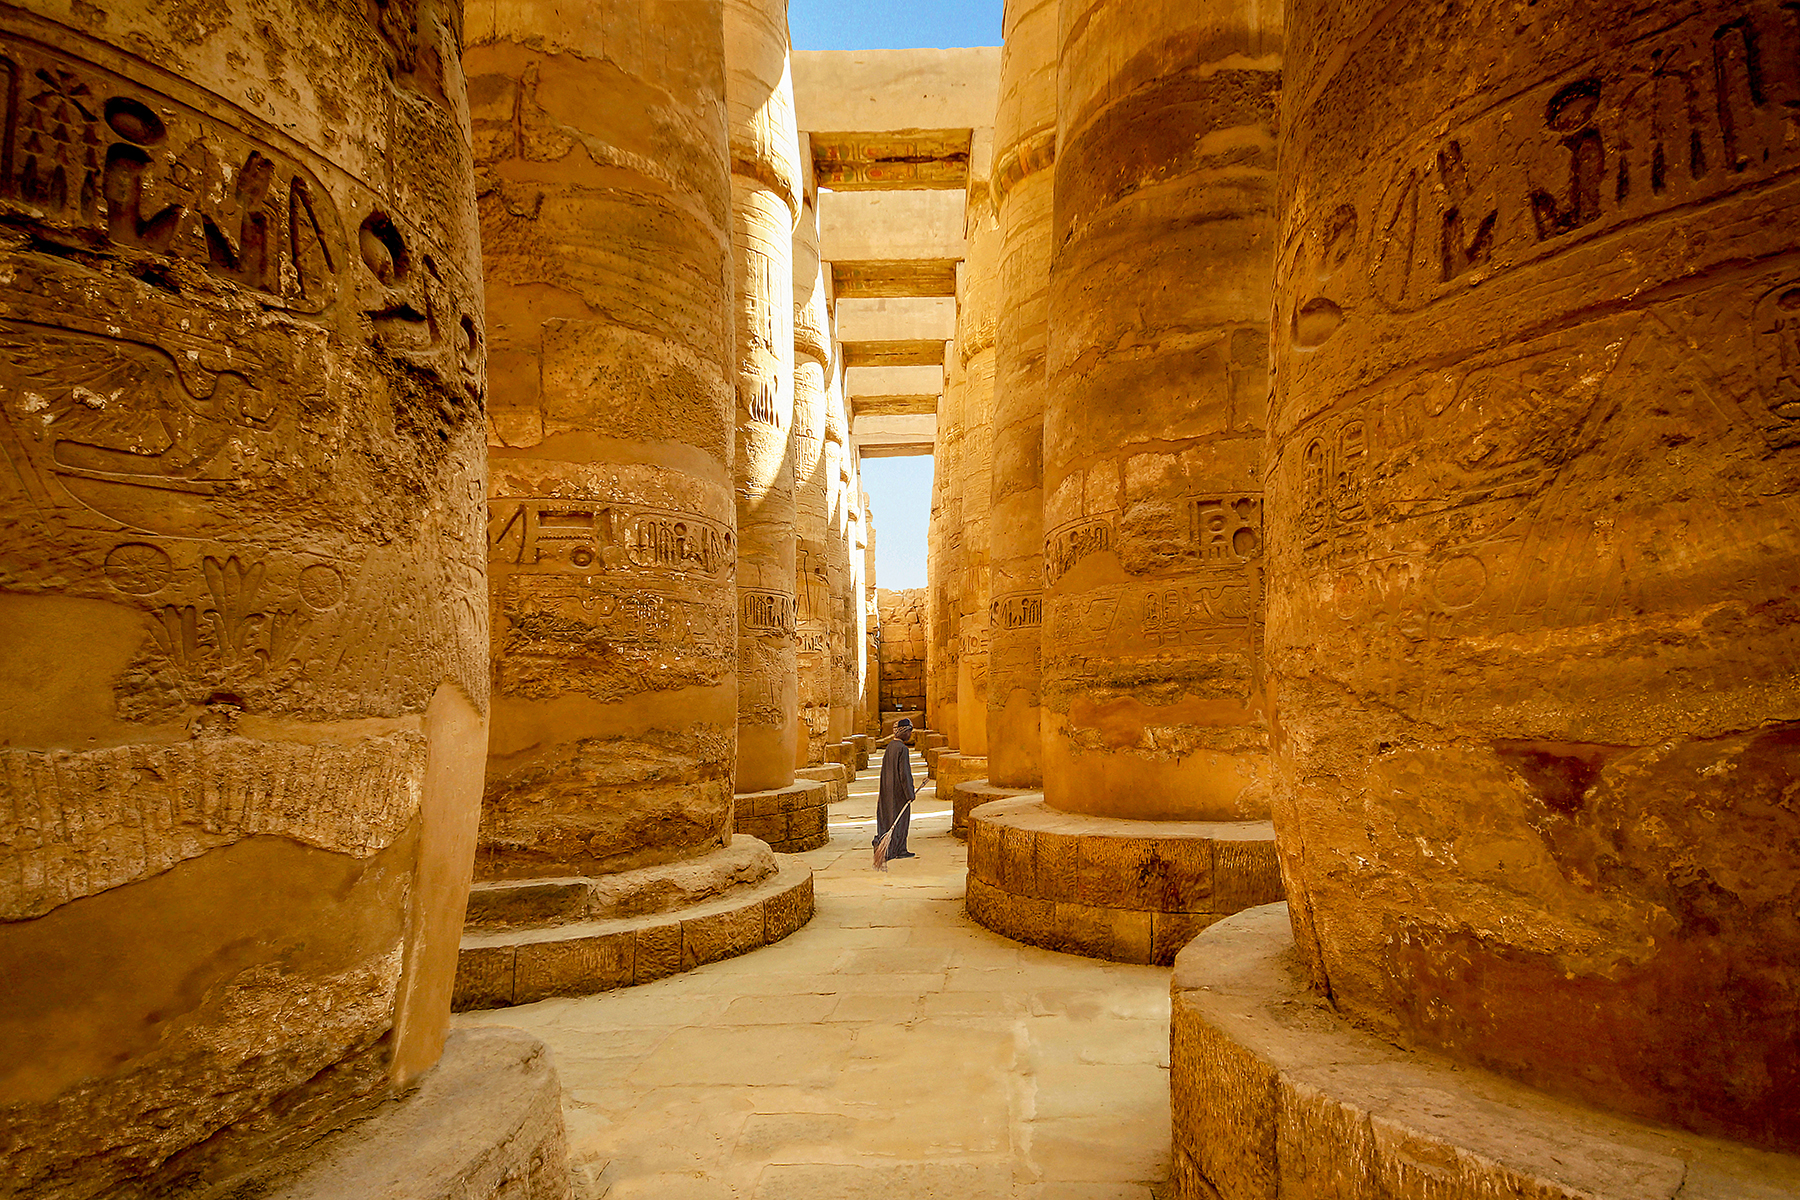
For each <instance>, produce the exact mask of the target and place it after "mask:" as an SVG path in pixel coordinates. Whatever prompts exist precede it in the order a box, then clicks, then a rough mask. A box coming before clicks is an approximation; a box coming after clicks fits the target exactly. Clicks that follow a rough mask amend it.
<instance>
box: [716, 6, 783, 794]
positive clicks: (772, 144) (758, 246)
mask: <svg viewBox="0 0 1800 1200" xmlns="http://www.w3.org/2000/svg"><path fill="white" fill-rule="evenodd" d="M725 63H726V101H727V110H728V113H729V117H730V129H731V244H732V251H733V258H734V266H735V270H736V281H737V286H736V310H737V458H736V488H737V522H738V579H737V586H738V747H737V750H738V754H737V788H738V791H740V792H759V791H771V790H779V789H782V788H785V787H787V786H788V785H789V784H791V783H792V782H793V781H794V759H795V756H796V750H795V746H796V743H797V741H798V739H799V737H800V732H799V729H800V716H799V712H800V703H799V691H798V687H799V685H798V679H797V677H796V666H795V645H794V634H795V624H794V622H795V603H794V579H795V538H794V515H795V506H794V468H793V458H792V456H793V453H794V443H793V426H794V309H793V233H794V225H795V222H796V221H797V220H798V219H799V215H800V174H799V163H798V157H797V153H798V152H797V143H796V137H797V135H796V133H795V130H794V97H793V84H792V81H791V79H790V77H789V73H788V30H787V5H786V3H785V2H784V0H725Z"/></svg>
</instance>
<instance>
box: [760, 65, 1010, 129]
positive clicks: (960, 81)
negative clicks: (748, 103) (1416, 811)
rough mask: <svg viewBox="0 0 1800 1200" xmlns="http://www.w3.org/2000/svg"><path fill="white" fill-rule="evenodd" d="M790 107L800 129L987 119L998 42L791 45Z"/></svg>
mask: <svg viewBox="0 0 1800 1200" xmlns="http://www.w3.org/2000/svg"><path fill="white" fill-rule="evenodd" d="M793 71H794V114H795V117H796V119H797V121H798V123H799V126H800V128H801V129H803V130H807V131H809V132H811V131H813V130H842V131H847V132H870V133H885V132H889V131H892V130H896V129H973V128H976V127H978V126H982V125H992V124H993V122H994V109H995V108H996V106H997V105H998V104H999V102H1000V48H999V47H998V46H970V47H959V48H956V49H951V50H797V51H795V52H794V56H793Z"/></svg>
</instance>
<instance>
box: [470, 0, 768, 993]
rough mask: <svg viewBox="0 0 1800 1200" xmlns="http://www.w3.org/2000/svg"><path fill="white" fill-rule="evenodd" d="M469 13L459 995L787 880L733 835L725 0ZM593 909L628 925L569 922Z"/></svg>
mask: <svg viewBox="0 0 1800 1200" xmlns="http://www.w3.org/2000/svg"><path fill="white" fill-rule="evenodd" d="M488 13H489V15H488V17H487V20H486V22H485V24H484V25H483V26H482V27H481V28H480V29H479V31H478V37H479V42H478V44H477V45H475V46H474V47H472V48H471V50H470V52H469V58H468V62H469V71H470V75H471V79H472V84H471V87H472V89H473V94H474V95H475V96H476V97H477V99H478V101H479V103H478V104H477V105H476V107H475V109H474V113H473V118H474V129H475V136H476V139H477V145H478V148H479V149H478V159H479V165H480V168H481V174H482V179H481V183H482V192H481V194H482V205H483V207H482V214H481V215H482V236H483V240H484V243H485V245H486V247H487V253H486V260H487V297H488V299H487V307H488V311H489V313H490V315H491V320H492V331H493V332H492V337H493V347H492V355H493V368H492V370H493V376H492V377H493V387H492V396H491V398H490V401H489V406H488V411H489V419H490V436H491V439H492V443H493V444H492V447H491V450H490V453H491V455H492V464H493V465H492V471H491V480H490V487H489V495H490V500H489V523H488V543H489V562H490V572H491V576H492V604H493V611H494V614H495V627H494V640H493V672H494V679H495V687H496V692H497V700H496V717H495V728H494V736H493V741H492V744H491V746H490V755H489V762H488V785H487V795H486V799H485V802H484V806H483V813H482V830H481V854H480V859H479V867H478V871H479V874H480V875H481V876H482V877H483V878H484V882H483V883H482V884H481V885H478V886H477V888H476V890H475V893H474V894H473V896H472V898H471V901H470V907H469V934H468V936H467V938H466V939H465V942H464V950H463V965H462V971H461V977H460V979H459V981H458V1003H459V1004H460V1005H461V1006H463V1007H487V1006H492V1005H497V1004H511V1003H526V1002H528V1001H531V1000H537V999H542V998H543V997H545V996H549V995H560V994H581V993H584V992H592V991H599V990H601V989H603V988H609V987H617V986H620V985H623V984H631V983H639V982H644V981H647V980H650V979H655V978H660V977H661V976H664V975H667V974H669V973H670V972H672V971H675V970H679V969H682V968H683V967H685V966H692V965H693V960H694V959H696V958H701V959H702V960H703V956H704V955H705V954H707V953H708V952H709V951H708V950H707V949H706V947H708V946H710V945H712V944H714V943H713V942H712V941H709V940H708V939H709V936H710V935H709V934H708V933H707V932H706V931H704V930H703V929H702V928H701V925H700V924H699V923H696V921H694V920H689V921H687V922H686V923H685V924H684V922H683V919H682V916H681V913H682V912H683V911H684V910H685V909H686V908H688V907H689V906H691V905H693V904H695V903H702V902H705V903H710V902H712V901H721V900H726V899H729V900H730V904H729V905H723V906H715V907H718V908H721V909H729V910H730V911H731V912H733V913H735V914H737V915H736V917H735V918H734V919H736V920H737V921H739V922H740V923H743V924H745V925H747V924H748V922H749V921H750V920H751V916H753V915H755V914H758V913H760V912H761V909H760V907H759V906H760V905H761V904H762V903H763V901H764V899H766V895H767V893H768V890H769V889H776V890H777V891H781V890H782V889H785V891H784V892H783V894H786V895H795V894H797V893H796V892H795V889H796V888H800V887H802V886H804V885H803V884H802V883H801V882H799V880H800V876H801V875H803V874H804V872H803V870H801V869H798V868H797V867H794V865H793V864H790V865H789V867H787V868H784V867H783V866H782V865H781V864H779V863H778V862H777V860H776V859H775V858H774V857H773V856H772V855H771V854H770V853H769V850H768V847H766V846H764V845H762V844H761V843H760V842H757V841H756V840H755V839H754V838H752V837H742V838H735V839H734V838H733V836H732V835H733V831H734V811H733V809H734V806H733V802H732V773H733V766H734V759H735V743H734V731H735V728H736V725H737V699H736V688H735V672H736V666H737V643H736V639H735V636H734V633H733V629H734V621H733V611H734V609H735V607H736V604H737V589H736V582H735V577H734V573H733V564H734V561H735V559H736V555H737V549H738V546H737V535H736V532H735V520H736V517H735V512H734V504H733V499H732V474H731V462H732V453H733V437H734V433H733V428H734V424H735V421H734V409H735V401H734V399H733V394H734V391H735V384H736V370H735V368H736V362H735V359H734V358H733V356H732V351H731V347H732V344H733V343H732V308H731V261H732V260H731V242H730V232H729V231H730V222H731V195H732V193H731V181H730V174H729V168H728V165H727V157H726V155H727V142H726V117H725V104H724V100H725V96H724V92H725V49H724V40H723V31H722V25H721V22H722V19H723V18H722V9H721V6H720V5H719V4H716V3H696V4H691V5H683V6H680V8H679V10H678V11H677V10H673V9H668V8H666V7H665V6H661V5H657V4H652V3H647V2H645V0H606V2H605V3H602V4H600V5H598V6H597V7H595V8H593V9H592V11H591V13H590V15H591V16H592V17H593V18H594V20H593V22H592V23H589V22H585V21H584V22H576V23H573V24H566V23H564V22H563V21H562V20H561V18H560V16H559V15H558V10H556V9H555V7H554V5H553V4H550V3H548V2H547V0H529V2H527V3H520V4H507V5H501V6H497V7H491V8H490V9H488ZM602 18H603V19H602ZM677 18H679V19H677ZM603 31H604V36H602V32H603ZM631 114H637V115H635V116H633V115H631ZM653 161H654V162H656V163H657V164H659V165H657V166H655V167H654V168H652V167H651V166H650V165H649V164H650V163H652V162H653ZM790 769H791V768H790ZM784 870H786V871H787V874H788V875H789V876H790V877H791V878H790V880H789V882H788V883H787V884H782V883H781V879H782V875H783V871H784ZM547 881H554V882H547ZM714 919H716V920H717V921H721V922H722V921H725V920H726V917H725V916H724V915H723V912H721V913H719V915H717V917H716V918H714ZM584 920H586V921H617V922H626V921H629V922H630V924H621V925H619V926H618V928H617V930H616V931H615V932H614V933H611V934H608V935H607V936H606V937H604V938H600V937H595V938H573V939H572V938H571V936H570V932H569V930H568V929H567V928H566V926H567V925H569V924H570V923H572V922H578V921H584ZM714 932H716V930H715V931H714ZM761 941H762V938H761V937H760V936H759V937H757V938H755V939H747V940H740V941H738V942H735V943H732V948H731V950H730V952H732V953H737V952H741V951H742V950H744V949H748V948H750V945H751V944H758V945H760V944H761Z"/></svg>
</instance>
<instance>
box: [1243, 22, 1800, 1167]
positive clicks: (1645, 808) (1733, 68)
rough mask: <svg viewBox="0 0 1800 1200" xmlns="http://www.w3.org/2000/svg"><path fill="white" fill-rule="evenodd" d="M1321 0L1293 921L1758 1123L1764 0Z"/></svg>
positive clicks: (1290, 115) (1767, 1113) (1775, 1039)
mask: <svg viewBox="0 0 1800 1200" xmlns="http://www.w3.org/2000/svg"><path fill="white" fill-rule="evenodd" d="M1365 11H1366V10H1363V9H1355V10H1351V9H1347V8H1345V7H1344V6H1341V5H1334V4H1325V3H1313V2H1307V3H1301V4H1297V5H1294V6H1291V7H1290V15H1291V17H1292V19H1293V25H1292V30H1291V33H1292V36H1291V38H1290V41H1289V45H1290V47H1291V48H1292V53H1293V56H1294V57H1293V59H1292V61H1293V62H1294V63H1295V70H1294V73H1293V76H1292V78H1290V80H1289V82H1288V86H1287V87H1286V88H1285V89H1284V93H1283V95H1284V97H1285V100H1284V103H1285V104H1286V105H1287V108H1286V110H1285V112H1284V117H1283V121H1282V128H1283V131H1284V136H1291V137H1292V138H1293V144H1292V151H1291V158H1290V157H1289V152H1288V151H1286V150H1284V152H1283V155H1284V157H1283V163H1284V173H1283V177H1282V181H1281V183H1282V189H1283V205H1282V211H1283V212H1284V214H1285V220H1284V224H1283V228H1282V232H1281V242H1280V252H1279V253H1280V258H1279V266H1278V271H1279V274H1278V280H1279V282H1278V288H1277V310H1276V312H1277V322H1278V325H1277V328H1278V338H1277V342H1276V370H1277V376H1276V378H1277V380H1278V381H1279V385H1280V386H1279V389H1278V391H1277V394H1276V397H1275V400H1274V403H1273V406H1272V409H1271V422H1272V441H1271V445H1272V447H1273V454H1274V459H1273V461H1272V462H1271V464H1270V468H1269V479H1270V487H1271V506H1270V510H1271V513H1272V514H1273V515H1274V516H1275V517H1276V518H1277V519H1276V521H1275V523H1274V524H1273V525H1272V527H1271V536H1270V547H1271V554H1270V565H1269V570H1270V583H1271V586H1270V598H1271V603H1270V610H1269V630H1270V653H1271V662H1272V666H1273V671H1274V674H1275V678H1276V683H1277V689H1276V690H1277V692H1278V694H1279V695H1280V697H1281V711H1282V715H1281V723H1282V729H1283V734H1284V736H1283V739H1282V746H1283V749H1282V754H1281V759H1280V763H1279V782H1278V795H1277V805H1276V818H1277V822H1278V825H1279V831H1280V836H1281V846H1282V851H1283V854H1284V856H1285V860H1286V862H1285V869H1286V873H1287V877H1288V880H1289V889H1290V893H1291V894H1292V895H1293V896H1294V920H1295V929H1296V933H1297V935H1298V941H1299V944H1300V946H1301V947H1302V949H1303V950H1304V951H1305V952H1306V954H1307V955H1308V957H1309V958H1310V960H1311V965H1312V968H1313V971H1314V974H1315V976H1316V978H1317V980H1318V981H1319V982H1320V983H1321V984H1322V985H1324V986H1326V987H1328V988H1329V994H1330V995H1331V996H1332V997H1333V998H1334V1000H1335V1001H1336V1003H1337V1004H1338V1005H1339V1006H1340V1007H1342V1008H1344V1009H1346V1010H1348V1011H1349V1012H1351V1013H1354V1014H1355V1015H1357V1016H1358V1017H1362V1018H1366V1019H1368V1020H1370V1021H1373V1022H1375V1023H1376V1024H1378V1025H1380V1026H1381V1027H1383V1028H1384V1029H1385V1030H1387V1031H1388V1032H1390V1033H1392V1034H1398V1035H1400V1036H1401V1037H1403V1038H1406V1039H1409V1040H1413V1041H1416V1042H1420V1043H1424V1044H1427V1045H1432V1046H1436V1047H1441V1048H1443V1049H1445V1050H1448V1051H1449V1052H1450V1053H1451V1054H1453V1055H1455V1056H1457V1057H1459V1058H1462V1059H1464V1060H1470V1061H1475V1062H1479V1063H1481V1064H1484V1065H1487V1066H1490V1067H1495V1068H1498V1069H1500V1070H1503V1071H1507V1072H1510V1073H1512V1074H1515V1075H1517V1076H1519V1077H1521V1078H1523V1079H1525V1080H1526V1081H1528V1082H1530V1083H1533V1084H1535V1085H1538V1086H1542V1087H1546V1088H1550V1089H1553V1090H1556V1091H1560V1092H1563V1093H1572V1094H1575V1095H1577V1096H1580V1097H1583V1098H1585V1099H1588V1100H1592V1101H1597V1102H1599V1103H1602V1104H1606V1105H1609V1106H1614V1107H1617V1108H1620V1109H1624V1110H1626V1111H1629V1112H1632V1113H1636V1114H1639V1115H1642V1116H1647V1117H1651V1118H1653V1119H1656V1120H1661V1121H1668V1122H1673V1123H1676V1124H1681V1125H1686V1126H1689V1127H1691V1128H1695V1129H1700V1130H1704V1131H1708V1132H1715V1133H1724V1134H1728V1135H1730V1136H1733V1137H1738V1138H1743V1139H1749V1140H1754V1141H1758V1142H1762V1143H1764V1144H1768V1145H1775V1146H1781V1147H1785V1148H1787V1149H1789V1150H1793V1149H1800V1024H1797V1023H1796V1016H1795V1014H1796V1012H1800V931H1797V929H1796V925H1795V921H1794V913H1795V904H1796V898H1797V897H1800V851H1797V850H1796V847H1797V846H1800V808H1797V807H1796V803H1795V795H1796V791H1797V789H1800V671H1797V670H1796V668H1797V667H1800V621H1797V620H1796V613H1797V612H1800V609H1797V608H1796V603H1797V602H1800V504H1797V502H1796V489H1797V488H1800V449H1797V448H1800V403H1797V401H1800V373H1797V371H1796V364H1800V353H1797V351H1796V347H1800V337H1797V335H1796V329H1797V328H1800V326H1797V323H1796V317H1795V314H1800V250H1797V247H1800V216H1797V215H1796V214H1800V174H1797V168H1800V142H1797V141H1796V140H1795V137H1794V125H1793V115H1792V114H1793V111H1794V108H1795V106H1796V105H1797V104H1800V73H1797V64H1800V27H1797V26H1796V23H1795V21H1794V11H1793V9H1792V7H1791V6H1788V5H1784V4H1780V3H1776V2H1774V0H1759V2H1756V3H1746V4H1724V3H1711V2H1696V0H1687V2H1680V3H1671V4H1663V5H1658V6H1656V8H1655V9H1654V10H1646V9H1643V8H1641V7H1640V6H1637V5H1631V4H1625V3H1602V4H1587V3H1581V4H1577V3H1573V2H1561V0H1551V2H1540V3H1539V4H1538V5H1537V6H1536V7H1520V8H1517V9H1516V10H1509V12H1510V15H1509V16H1508V18H1507V19H1506V21H1505V22H1498V21H1495V20H1493V19H1492V18H1491V16H1490V15H1488V14H1477V13H1475V12H1474V11H1472V10H1471V11H1468V12H1463V13H1458V14H1454V15H1449V14H1447V13H1446V12H1445V11H1443V10H1433V11H1432V12H1430V13H1427V12H1426V11H1424V10H1422V9H1414V8H1409V7H1407V6H1399V7H1396V8H1393V9H1388V10H1384V11H1383V13H1382V14H1381V17H1380V19H1379V21H1377V22H1376V23H1374V24H1371V25H1369V26H1368V27H1366V28H1365V27H1364V26H1363V25H1361V24H1359V23H1358V22H1360V21H1362V20H1364V19H1365V18H1364V17H1363V15H1362V14H1363V13H1364V12H1365ZM1353 13H1354V14H1355V15H1354V16H1353V15H1352V14H1353ZM1345 46H1353V47H1355V49H1354V51H1352V52H1350V53H1348V54H1344V53H1342V52H1341V51H1340V50H1339V47H1345ZM1521 47H1526V48H1528V51H1527V52H1524V53H1521V52H1520V48H1521ZM1450 62H1454V63H1456V64H1457V75H1458V77H1459V78H1466V79H1470V80H1479V81H1480V83H1479V85H1478V86H1474V87H1472V88H1471V89H1470V90H1469V91H1467V92H1464V93H1458V92H1455V91H1453V90H1450V89H1446V88H1445V87H1444V85H1443V82H1442V79H1441V77H1434V76H1435V73H1436V68H1437V67H1438V66H1440V65H1441V64H1444V63H1450ZM1371 79H1380V80H1383V81H1384V85H1383V86H1382V87H1381V88H1377V89H1370V88H1369V87H1368V81H1369V80H1371ZM1277 500H1278V501H1279V503H1277Z"/></svg>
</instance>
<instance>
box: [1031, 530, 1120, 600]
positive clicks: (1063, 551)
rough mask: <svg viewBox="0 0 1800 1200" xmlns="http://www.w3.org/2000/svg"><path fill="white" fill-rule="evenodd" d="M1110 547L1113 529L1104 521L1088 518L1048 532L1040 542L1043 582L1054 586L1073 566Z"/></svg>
mask: <svg viewBox="0 0 1800 1200" xmlns="http://www.w3.org/2000/svg"><path fill="white" fill-rule="evenodd" d="M1112 544H1113V527H1112V522H1111V521H1110V520H1107V519H1100V518H1089V519H1086V520H1082V521H1077V522H1075V523H1073V524H1070V525H1065V526H1063V527H1062V528H1061V529H1057V530H1054V531H1052V532H1051V534H1050V536H1048V537H1046V538H1045V539H1044V582H1045V583H1046V584H1055V583H1056V581H1057V580H1059V579H1061V578H1062V577H1063V576H1064V575H1067V574H1068V573H1069V572H1070V571H1071V570H1072V569H1073V568H1074V566H1075V564H1076V563H1078V562H1080V561H1081V560H1082V559H1084V558H1086V557H1087V556H1088V555H1090V554H1098V553H1100V552H1101V551H1104V550H1109V549H1111V548H1112Z"/></svg>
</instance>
